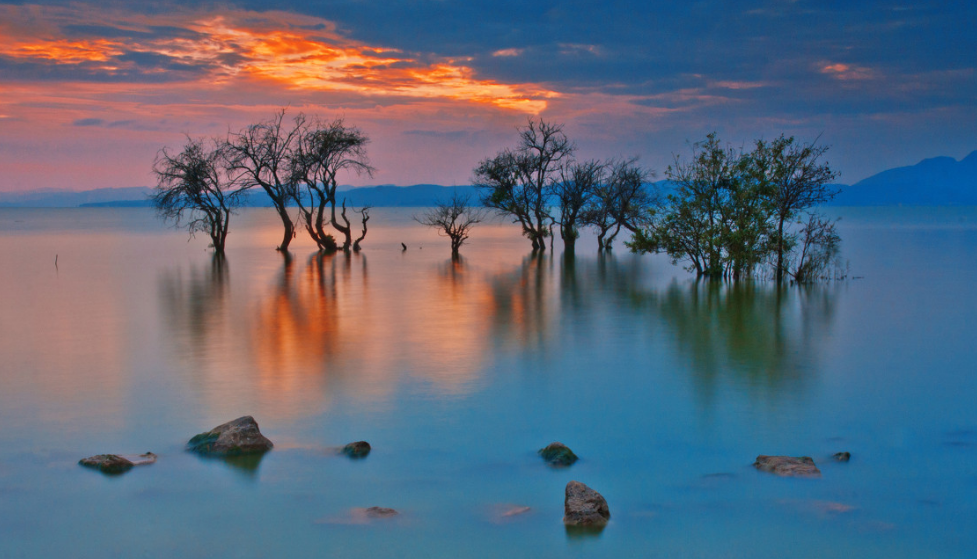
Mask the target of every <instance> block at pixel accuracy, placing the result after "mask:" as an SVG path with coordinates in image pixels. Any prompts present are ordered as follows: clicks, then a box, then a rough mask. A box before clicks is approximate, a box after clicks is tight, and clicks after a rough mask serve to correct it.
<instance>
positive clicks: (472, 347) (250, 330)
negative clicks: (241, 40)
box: [0, 208, 977, 558]
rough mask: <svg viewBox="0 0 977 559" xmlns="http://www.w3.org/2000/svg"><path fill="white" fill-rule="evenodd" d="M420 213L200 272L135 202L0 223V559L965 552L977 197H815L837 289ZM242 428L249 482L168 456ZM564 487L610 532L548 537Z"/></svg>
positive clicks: (271, 240) (9, 213)
mask: <svg viewBox="0 0 977 559" xmlns="http://www.w3.org/2000/svg"><path fill="white" fill-rule="evenodd" d="M413 211H414V210H404V209H376V210H374V211H373V219H371V221H370V231H369V235H368V236H367V238H366V241H365V242H364V250H363V252H362V253H360V254H357V255H353V256H351V257H346V256H343V255H338V256H327V257H319V256H316V255H315V254H314V251H313V245H312V244H311V242H309V241H308V239H307V238H306V237H304V236H300V237H299V238H298V239H297V240H296V242H295V243H293V251H292V256H291V258H289V259H286V258H284V257H283V256H282V255H281V254H279V253H277V252H275V250H274V246H275V245H276V243H277V242H278V241H279V240H280V237H281V233H280V227H281V226H280V223H279V222H277V217H276V216H275V215H274V214H273V212H272V211H271V210H267V209H250V210H245V211H244V212H243V213H241V214H239V215H237V216H235V217H233V218H232V221H231V233H230V235H229V237H228V241H227V242H228V253H227V258H226V261H225V262H224V263H223V264H215V263H214V262H213V260H212V259H211V256H210V254H209V253H208V251H207V250H206V245H207V240H206V238H205V236H198V238H197V239H195V240H192V241H190V242H187V237H186V234H185V233H184V232H182V231H176V230H173V229H169V228H166V227H164V226H163V224H161V223H160V222H158V221H157V220H156V219H155V218H154V217H153V214H152V212H151V211H150V210H144V209H43V210H40V209H39V210H28V209H0V261H2V265H0V355H2V360H0V557H4V558H15V557H72V558H85V557H100V558H101V557H161V558H171V557H191V558H192V557H215V556H220V557H269V558H278V557H310V556H324V557H501V556H508V557H534V558H537V557H576V556H580V557H744V558H745V557H757V556H760V555H765V554H768V555H786V554H789V555H790V556H791V557H818V558H823V557H852V556H863V557H886V558H891V557H913V558H918V557H974V556H975V555H977V530H975V529H974V528H975V519H977V406H975V404H977V333H975V332H977V289H975V286H977V208H915V209H914V208H860V209H846V208H840V209H837V208H835V209H832V210H831V211H832V212H834V213H836V214H837V215H840V216H842V218H843V219H842V221H841V222H840V226H839V229H840V232H841V234H842V238H843V242H844V244H843V251H844V258H845V259H847V260H848V261H849V262H850V272H849V273H850V277H849V279H848V280H847V281H836V282H835V281H833V282H826V283H823V284H819V285H814V286H807V287H789V288H784V289H780V290H778V289H776V288H775V287H774V285H772V284H771V283H768V282H757V283H742V284H738V285H709V284H703V283H696V282H694V281H693V279H692V278H691V277H690V276H689V275H688V274H686V273H685V272H684V271H683V270H682V269H681V268H680V267H678V266H673V265H671V264H670V262H669V261H668V259H667V258H665V257H660V256H635V255H632V254H630V253H628V252H627V251H626V249H625V247H624V246H623V244H622V243H621V240H619V241H618V243H617V245H618V246H617V249H616V252H615V254H614V255H613V256H611V255H608V256H602V257H601V256H598V255H597V253H596V242H595V241H594V240H593V238H591V237H589V236H585V237H584V238H582V239H581V240H580V241H579V242H578V249H577V256H576V258H575V259H573V260H567V259H565V258H564V257H563V255H562V251H561V248H560V243H559V241H558V242H557V246H556V250H555V251H553V252H552V253H550V252H548V253H547V254H546V255H545V256H544V257H543V258H533V257H531V256H530V255H529V251H528V248H529V244H528V242H527V241H525V240H524V239H522V238H521V237H520V236H519V229H518V227H517V226H515V225H512V224H509V223H494V224H484V225H482V226H479V227H476V229H475V230H474V232H473V236H472V239H471V241H470V244H469V245H466V246H465V247H463V249H462V254H463V256H464V260H463V261H462V262H460V263H452V262H451V261H450V260H449V259H448V256H449V252H450V251H449V245H448V241H447V239H444V238H439V237H438V236H437V235H436V233H435V232H434V231H432V230H429V229H426V228H424V227H422V226H420V225H418V224H416V223H414V222H413V221H412V220H411V215H412V212H413ZM401 242H404V243H406V244H407V245H408V247H409V248H408V250H407V251H406V252H402V251H401V248H400V243H401ZM55 258H57V266H56V265H55ZM242 415H253V416H254V417H255V419H257V421H258V423H259V424H260V426H261V430H262V432H263V433H264V434H265V435H266V436H267V437H268V438H270V439H271V440H272V441H274V443H275V449H274V450H273V451H272V452H270V453H268V454H266V455H265V456H264V458H263V459H262V460H260V462H258V463H240V462H230V463H229V462H224V461H220V460H207V459H201V458H199V457H198V456H196V455H193V454H189V453H187V452H186V451H185V450H184V447H185V444H186V442H187V440H188V439H189V438H190V437H191V436H193V435H195V434H197V433H200V432H202V431H206V430H209V429H210V428H212V427H214V426H216V425H218V424H220V423H224V422H226V421H229V420H232V419H235V418H237V417H240V416H242ZM357 440H366V441H369V442H370V443H371V444H372V446H373V451H372V453H371V454H370V455H369V456H368V457H367V458H366V459H364V460H357V461H354V460H350V459H347V458H345V457H343V456H340V455H337V453H336V448H337V447H340V446H342V445H343V444H345V443H348V442H351V441H357ZM553 441H562V442H564V443H566V444H567V445H569V446H570V447H571V448H572V449H573V450H574V451H575V452H576V453H577V454H578V455H579V456H580V458H581V459H580V461H579V462H577V463H576V464H575V465H573V466H572V467H570V468H567V469H553V468H550V467H548V466H546V465H545V464H544V463H543V462H542V461H541V460H540V458H539V457H538V456H537V455H536V451H537V449H539V448H541V447H543V446H545V445H546V444H548V443H550V442H553ZM146 451H152V452H154V453H156V454H158V455H159V459H158V461H157V462H156V463H155V464H153V465H148V466H139V467H136V468H135V469H133V470H132V471H130V472H128V473H126V474H124V475H122V476H115V477H110V476H106V475H102V474H101V473H99V472H96V471H93V470H88V469H85V468H82V467H81V466H79V465H78V463H77V462H78V460H79V459H80V458H83V457H86V456H90V455H93V454H99V453H123V454H135V453H142V452H146ZM839 451H849V452H851V454H852V459H851V461H850V462H848V463H839V462H835V461H833V460H832V459H831V455H832V454H834V453H835V452H839ZM758 454H787V455H792V456H800V455H807V456H811V457H813V458H814V460H815V462H816V463H817V464H818V466H819V467H820V468H821V471H822V477H821V478H820V479H796V478H778V477H776V476H773V475H770V474H764V473H760V472H757V471H756V470H755V469H754V468H753V467H752V466H751V464H752V463H753V461H754V459H755V458H756V456H757V455H758ZM570 480H578V481H581V482H583V483H586V484H587V485H589V486H590V487H592V488H594V489H596V490H597V491H599V492H601V493H602V494H603V495H604V496H605V497H606V498H607V501H608V503H609V506H610V510H611V515H612V516H611V521H610V523H609V524H608V526H607V527H606V529H605V530H603V532H600V533H597V534H579V533H575V532H568V531H567V530H566V529H565V528H564V526H563V524H562V516H563V491H564V487H565V485H566V484H567V482H568V481H570ZM374 505H376V506H383V507H392V508H395V509H397V510H398V511H400V513H401V514H400V515H399V516H397V517H396V518H393V519H383V520H375V521H370V522H367V521H362V519H361V518H360V517H359V516H357V515H356V514H355V513H352V512H351V509H355V508H359V507H370V506H374ZM513 507H529V510H528V511H526V512H523V513H521V514H516V515H509V516H506V515H505V513H506V512H507V511H510V510H511V509H512V508H513Z"/></svg>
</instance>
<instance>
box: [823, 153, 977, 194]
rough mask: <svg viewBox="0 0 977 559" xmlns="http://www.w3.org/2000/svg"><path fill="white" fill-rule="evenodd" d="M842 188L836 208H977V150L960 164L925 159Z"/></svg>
mask: <svg viewBox="0 0 977 559" xmlns="http://www.w3.org/2000/svg"><path fill="white" fill-rule="evenodd" d="M841 188H842V191H841V194H839V195H838V196H837V197H836V198H835V200H834V202H833V204H832V205H835V206H977V151H974V152H971V154H970V155H968V156H967V157H964V158H963V159H961V160H960V161H957V160H955V159H953V158H952V157H934V158H932V159H924V160H922V161H920V162H919V163H917V164H915V165H913V166H911V167H897V168H895V169H889V170H888V171H882V172H881V173H879V174H877V175H872V176H871V177H869V178H867V179H865V180H862V181H859V182H857V183H855V184H853V185H851V186H843V187H841Z"/></svg>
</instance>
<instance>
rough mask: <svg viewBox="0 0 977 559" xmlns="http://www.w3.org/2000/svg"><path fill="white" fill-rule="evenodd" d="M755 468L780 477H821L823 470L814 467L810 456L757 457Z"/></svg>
mask: <svg viewBox="0 0 977 559" xmlns="http://www.w3.org/2000/svg"><path fill="white" fill-rule="evenodd" d="M753 466H754V467H755V468H756V469H758V470H760V471H761V472H770V473H774V474H777V475H778V476H797V477H821V470H819V469H818V467H817V466H815V465H814V460H812V459H811V457H810V456H798V457H796V458H795V457H793V456H764V455H763V454H761V455H760V456H757V457H756V462H754V463H753Z"/></svg>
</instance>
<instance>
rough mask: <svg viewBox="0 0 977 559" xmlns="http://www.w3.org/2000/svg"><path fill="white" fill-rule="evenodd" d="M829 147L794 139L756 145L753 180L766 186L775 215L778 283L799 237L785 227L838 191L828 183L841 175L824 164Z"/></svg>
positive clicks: (826, 200) (831, 197)
mask: <svg viewBox="0 0 977 559" xmlns="http://www.w3.org/2000/svg"><path fill="white" fill-rule="evenodd" d="M826 151H828V147H827V146H819V145H817V141H815V142H813V143H811V144H801V143H799V142H797V141H796V140H794V138H793V137H789V138H787V137H784V136H783V135H781V136H780V137H779V138H777V139H775V140H773V141H772V142H769V143H768V142H764V141H762V140H760V141H758V142H757V143H756V148H755V150H754V152H753V154H752V157H751V164H752V167H753V175H754V177H755V178H756V179H757V180H759V181H762V182H765V183H767V185H768V188H767V191H768V195H769V197H770V201H771V203H772V204H773V208H774V211H775V214H774V219H775V220H776V237H775V238H774V240H775V246H774V250H775V252H776V262H775V264H774V274H775V276H776V279H777V281H778V282H779V281H781V280H783V278H784V275H785V273H789V270H788V269H787V260H788V258H789V255H788V253H789V252H790V250H791V248H793V246H794V244H795V243H796V240H797V239H796V236H795V235H791V233H790V232H789V231H786V230H785V225H786V224H788V223H789V222H790V221H791V220H793V219H794V218H795V217H797V216H798V214H799V213H801V212H805V211H807V210H809V209H810V208H812V207H814V206H818V205H820V204H824V203H825V202H829V201H831V200H832V199H833V198H834V197H835V196H836V195H837V194H838V191H837V190H834V189H832V188H830V187H829V186H828V183H829V182H830V181H832V180H834V179H835V178H837V176H838V173H836V172H834V171H833V170H831V166H830V165H829V164H828V163H826V162H823V161H821V158H822V156H824V153H825V152H826Z"/></svg>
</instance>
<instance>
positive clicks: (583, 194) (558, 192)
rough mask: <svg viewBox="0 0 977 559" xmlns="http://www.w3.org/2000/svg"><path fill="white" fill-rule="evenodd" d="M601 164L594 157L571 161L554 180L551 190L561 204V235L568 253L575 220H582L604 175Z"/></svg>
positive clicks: (574, 234)
mask: <svg viewBox="0 0 977 559" xmlns="http://www.w3.org/2000/svg"><path fill="white" fill-rule="evenodd" d="M604 168H605V166H604V164H603V163H601V162H600V161H597V160H596V159H594V160H591V161H585V162H582V163H578V162H571V163H568V164H566V165H564V166H563V167H562V168H561V169H560V180H559V181H557V182H555V183H553V184H552V185H551V187H550V192H551V193H552V195H553V196H555V197H556V199H557V200H558V201H559V204H560V218H559V220H557V221H556V222H557V223H558V224H559V226H560V238H562V239H563V248H564V250H565V251H567V252H568V253H571V252H573V251H574V247H575V246H576V242H577V237H579V236H580V232H579V231H578V230H577V223H578V221H583V220H582V215H583V213H584V211H585V208H586V207H587V206H589V205H590V204H591V201H592V200H593V198H594V195H595V193H596V191H597V188H598V186H600V184H601V182H602V181H603V178H604Z"/></svg>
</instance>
